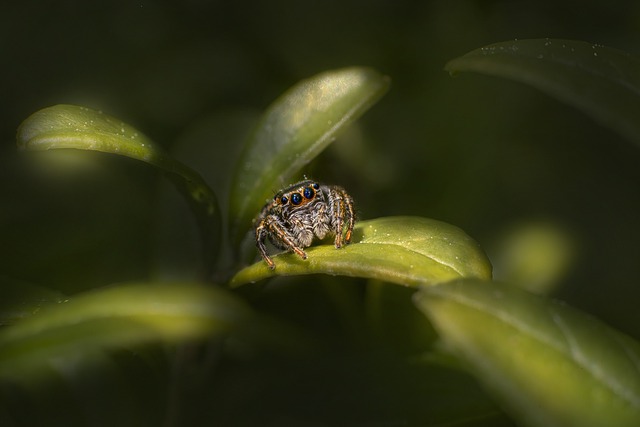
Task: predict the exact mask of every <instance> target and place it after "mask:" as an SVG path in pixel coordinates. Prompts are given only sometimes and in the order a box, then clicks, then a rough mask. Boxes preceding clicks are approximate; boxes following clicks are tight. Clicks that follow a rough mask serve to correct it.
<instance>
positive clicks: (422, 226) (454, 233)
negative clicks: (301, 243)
mask: <svg viewBox="0 0 640 427" xmlns="http://www.w3.org/2000/svg"><path fill="white" fill-rule="evenodd" d="M305 251H306V253H307V259H306V260H302V259H301V258H300V257H299V256H297V255H295V254H293V253H283V254H281V255H277V256H274V257H273V260H274V262H275V264H276V268H275V270H270V269H269V268H268V267H267V264H266V263H264V262H263V261H259V262H257V263H256V264H253V265H251V266H249V267H247V268H245V269H243V270H241V271H240V272H238V274H236V276H235V277H234V278H233V279H232V281H231V285H232V286H240V285H242V284H246V283H249V282H255V281H258V280H262V279H265V278H267V277H272V276H276V275H282V276H289V275H300V274H317V273H322V274H331V275H341V276H354V277H366V278H372V279H379V280H383V281H386V282H392V283H396V284H399V285H405V286H417V285H421V284H433V283H439V282H445V281H449V280H453V279H458V278H460V277H478V278H484V279H489V278H491V264H490V263H489V261H488V259H487V257H486V256H485V254H484V252H482V250H480V248H479V246H478V244H477V243H476V242H475V241H474V240H473V239H471V238H470V237H469V236H468V235H467V234H465V233H464V231H462V230H461V229H459V228H458V227H455V226H453V225H450V224H446V223H444V222H440V221H436V220H433V219H427V218H419V217H386V218H378V219H374V220H369V221H361V222H358V223H356V227H355V230H354V237H353V240H352V243H351V244H350V245H348V246H345V247H343V248H341V249H336V248H335V247H334V246H333V244H323V245H318V246H312V247H310V248H307V249H305Z"/></svg>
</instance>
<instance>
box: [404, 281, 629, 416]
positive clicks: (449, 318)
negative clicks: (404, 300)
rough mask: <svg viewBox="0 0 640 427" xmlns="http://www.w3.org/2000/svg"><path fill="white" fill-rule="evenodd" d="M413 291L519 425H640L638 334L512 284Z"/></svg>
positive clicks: (462, 284)
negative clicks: (632, 335) (629, 333)
mask: <svg viewBox="0 0 640 427" xmlns="http://www.w3.org/2000/svg"><path fill="white" fill-rule="evenodd" d="M416 296H417V298H416V299H415V302H416V304H417V306H418V307H419V308H420V309H421V310H422V311H423V312H424V313H425V314H426V315H427V317H429V319H430V320H431V321H432V323H433V324H434V326H435V328H436V330H437V331H438V333H439V334H440V337H441V338H442V340H443V341H444V343H445V345H446V348H449V349H450V350H451V351H452V352H453V353H454V354H456V355H457V356H458V357H460V358H461V359H462V360H463V361H464V362H466V364H467V365H468V366H469V367H470V369H471V372H472V373H473V374H474V375H475V376H476V377H477V378H478V379H479V380H480V381H481V382H482V383H484V385H485V386H486V387H487V388H488V389H490V390H491V391H493V393H494V394H495V396H496V398H497V399H499V401H500V403H501V404H502V406H504V407H505V408H507V409H508V410H509V411H510V412H511V414H512V415H513V416H514V417H515V418H516V419H517V420H518V421H519V422H520V423H522V424H523V425H529V426H541V427H542V426H545V427H546V426H594V427H595V426H603V425H611V426H614V425H615V426H621V427H623V426H628V427H631V426H638V425H640V344H639V343H638V342H636V341H634V340H632V339H631V338H629V337H627V336H625V335H623V334H621V333H619V332H617V331H615V330H613V329H611V328H609V327H608V326H606V325H604V324H603V323H601V322H599V321H598V320H596V319H594V318H592V317H589V316H587V315H586V314H583V313H581V312H579V311H577V310H575V309H572V308H570V307H567V306H566V305H563V304H561V303H558V302H555V301H551V300H549V299H545V298H542V297H538V296H534V295H532V294H529V293H527V292H525V291H522V290H521V289H519V288H516V287H513V286H506V285H500V284H497V283H492V282H482V281H479V280H460V281H456V282H453V283H447V284H446V286H432V287H424V288H422V289H421V290H420V292H419V293H418V294H417V295H416Z"/></svg>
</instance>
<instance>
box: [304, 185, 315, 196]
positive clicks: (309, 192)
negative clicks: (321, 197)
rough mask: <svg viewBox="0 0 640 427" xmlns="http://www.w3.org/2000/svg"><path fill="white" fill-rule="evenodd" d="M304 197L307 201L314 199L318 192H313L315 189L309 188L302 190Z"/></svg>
mask: <svg viewBox="0 0 640 427" xmlns="http://www.w3.org/2000/svg"><path fill="white" fill-rule="evenodd" d="M302 195H303V196H304V197H305V199H313V196H315V195H316V192H315V191H313V188H311V187H307V188H305V189H304V190H302Z"/></svg>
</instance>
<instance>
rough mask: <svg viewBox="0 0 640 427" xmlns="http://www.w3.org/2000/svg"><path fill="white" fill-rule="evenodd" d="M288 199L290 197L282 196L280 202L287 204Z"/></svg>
mask: <svg viewBox="0 0 640 427" xmlns="http://www.w3.org/2000/svg"><path fill="white" fill-rule="evenodd" d="M288 201H289V199H287V196H282V197H281V198H280V203H282V204H283V205H286V204H287V202H288Z"/></svg>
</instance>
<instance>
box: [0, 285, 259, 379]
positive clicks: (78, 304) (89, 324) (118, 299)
mask: <svg viewBox="0 0 640 427" xmlns="http://www.w3.org/2000/svg"><path fill="white" fill-rule="evenodd" d="M248 313H249V311H248V308H247V307H246V306H245V305H244V304H243V303H242V302H241V301H239V300H237V299H236V298H235V297H233V296H231V295H230V294H228V293H227V292H224V291H222V290H220V289H215V288H212V287H205V286H202V285H197V284H189V283H176V284H158V285H156V284H131V285H120V286H114V287H109V288H104V289H100V290H96V291H91V292H87V293H85V294H81V295H77V296H75V297H73V298H72V299H71V300H70V301H68V302H64V303H60V304H56V305H54V306H48V307H45V308H43V309H42V310H41V311H40V312H39V313H37V314H35V315H33V316H31V317H28V318H24V319H21V320H20V321H18V322H16V323H15V324H14V325H12V326H9V327H6V328H4V329H2V330H1V331H0V377H18V378H19V376H20V375H21V373H25V372H29V370H30V369H33V368H37V367H42V366H45V365H46V364H47V363H49V362H51V361H55V360H60V359H61V358H74V357H77V356H79V355H81V354H82V353H83V352H91V351H95V350H98V349H104V348H114V347H122V346H128V345H135V344H140V343H146V342H150V341H165V342H174V341H181V340H185V339H193V338H198V337H203V336H207V335H209V334H212V333H220V332H224V331H225V330H227V329H229V328H230V327H233V326H234V325H236V324H238V323H239V322H241V321H242V320H243V319H244V318H245V316H247V314H248Z"/></svg>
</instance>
